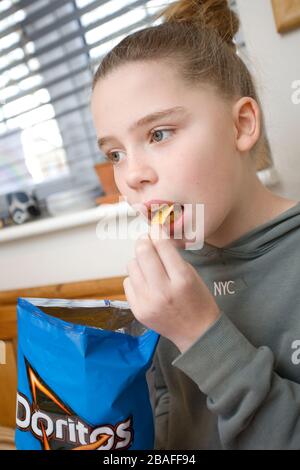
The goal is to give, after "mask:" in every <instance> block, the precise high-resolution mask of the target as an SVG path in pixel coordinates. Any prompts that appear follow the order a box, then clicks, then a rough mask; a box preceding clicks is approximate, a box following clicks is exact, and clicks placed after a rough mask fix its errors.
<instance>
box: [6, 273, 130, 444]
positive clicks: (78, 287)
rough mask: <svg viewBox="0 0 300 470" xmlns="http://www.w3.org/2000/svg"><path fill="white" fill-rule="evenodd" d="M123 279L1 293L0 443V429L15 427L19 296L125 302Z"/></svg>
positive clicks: (117, 278)
mask: <svg viewBox="0 0 300 470" xmlns="http://www.w3.org/2000/svg"><path fill="white" fill-rule="evenodd" d="M124 279H125V277H112V278H106V279H99V280H91V281H81V282H74V283H68V284H58V285H50V286H40V287H33V288H28V289H17V290H10V291H5V292H0V340H2V341H4V342H5V346H6V364H0V443H1V426H2V427H6V428H11V429H13V428H14V426H15V409H16V391H17V322H16V304H17V299H18V297H45V298H60V299H62V298H66V299H104V298H106V299H112V300H126V297H125V294H124V289H123V280H124ZM6 435H7V432H6Z"/></svg>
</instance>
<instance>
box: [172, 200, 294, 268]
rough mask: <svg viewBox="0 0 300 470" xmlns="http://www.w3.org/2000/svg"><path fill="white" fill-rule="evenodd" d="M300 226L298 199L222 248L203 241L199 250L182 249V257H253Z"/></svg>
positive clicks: (266, 250)
mask: <svg viewBox="0 0 300 470" xmlns="http://www.w3.org/2000/svg"><path fill="white" fill-rule="evenodd" d="M299 228H300V201H298V202H297V203H296V205H294V206H293V207H291V208H290V209H288V210H286V211H284V212H282V213H281V214H279V215H278V216H277V217H275V218H273V219H271V220H269V221H268V222H265V223H264V224H261V225H258V226H257V227H255V228H254V229H252V230H250V231H249V232H247V233H245V234H244V235H242V236H241V237H239V238H238V239H236V240H234V241H233V242H231V243H229V244H227V245H225V246H224V247H222V248H218V247H215V246H213V245H209V244H208V243H206V242H204V245H203V247H202V248H201V249H200V250H183V249H181V250H180V251H181V252H182V255H183V256H184V258H190V259H191V260H192V259H194V257H204V258H207V257H214V258H216V257H218V256H221V257H222V258H224V257H225V258H226V257H231V258H241V259H253V258H257V257H259V256H261V255H263V254H264V253H266V252H268V251H269V250H271V249H272V248H274V247H275V246H276V245H277V244H278V243H280V242H281V240H282V239H285V238H286V237H287V236H289V235H291V234H292V233H293V232H295V230H298V229H299Z"/></svg>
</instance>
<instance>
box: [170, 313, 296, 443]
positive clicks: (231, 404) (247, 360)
mask: <svg viewBox="0 0 300 470" xmlns="http://www.w3.org/2000/svg"><path fill="white" fill-rule="evenodd" d="M221 313H222V314H221V316H220V317H219V318H218V320H217V321H216V322H215V323H214V324H213V325H212V326H211V327H210V328H209V329H208V330H207V331H206V332H205V333H204V334H203V335H202V336H201V337H200V338H199V339H198V340H197V341H196V342H195V343H194V344H193V345H192V346H191V347H190V348H189V349H188V350H187V351H185V352H184V353H183V354H181V355H180V356H178V357H177V358H176V359H175V360H174V361H173V362H172V365H173V366H176V367H177V368H179V369H180V370H182V371H183V372H184V373H185V374H186V375H188V376H189V377H190V378H191V379H192V380H193V381H194V382H195V383H196V384H197V385H198V387H199V389H200V390H201V391H202V392H203V393H205V395H207V406H208V409H209V410H210V411H211V412H212V413H214V414H216V415H217V416H218V429H219V435H220V440H221V443H222V446H223V448H224V449H236V450H238V449H282V450H287V449H293V450H295V449H300V384H299V383H296V382H292V381H290V380H287V379H285V378H284V377H280V376H279V375H278V374H276V373H275V371H274V355H273V353H272V351H271V350H270V349H269V348H268V347H266V346H262V347H259V348H256V347H254V346H253V345H252V344H251V343H250V342H249V341H248V340H247V338H246V337H245V336H244V335H243V334H242V333H241V332H240V331H239V330H238V329H237V328H236V327H235V325H234V324H233V323H232V322H231V320H230V319H229V318H228V317H227V316H226V315H225V314H224V312H221Z"/></svg>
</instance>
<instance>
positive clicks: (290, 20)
mask: <svg viewBox="0 0 300 470" xmlns="http://www.w3.org/2000/svg"><path fill="white" fill-rule="evenodd" d="M272 6H273V12H274V18H275V22H276V27H277V31H278V32H279V33H285V32H287V31H290V30H292V29H295V28H299V27H300V0H272Z"/></svg>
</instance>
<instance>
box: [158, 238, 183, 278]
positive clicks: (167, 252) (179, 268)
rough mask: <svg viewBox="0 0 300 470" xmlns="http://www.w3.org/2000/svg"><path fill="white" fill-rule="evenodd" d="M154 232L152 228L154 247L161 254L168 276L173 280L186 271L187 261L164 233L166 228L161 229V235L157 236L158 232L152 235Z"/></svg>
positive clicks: (160, 257)
mask: <svg viewBox="0 0 300 470" xmlns="http://www.w3.org/2000/svg"><path fill="white" fill-rule="evenodd" d="M152 233H153V232H152V230H150V237H151V240H152V244H153V247H154V248H155V250H156V252H157V254H158V256H159V259H160V261H161V263H162V265H163V267H164V270H165V272H166V273H167V276H168V278H169V279H170V280H171V281H172V280H177V279H178V278H181V277H182V275H183V274H184V273H185V272H186V264H187V263H186V262H185V260H184V259H183V258H182V257H181V255H180V254H179V253H178V251H177V250H176V248H175V246H174V245H173V243H172V240H171V239H170V238H168V237H166V236H165V235H164V233H165V232H164V230H161V231H160V236H159V237H157V236H156V233H157V232H156V233H155V235H154V237H152Z"/></svg>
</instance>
